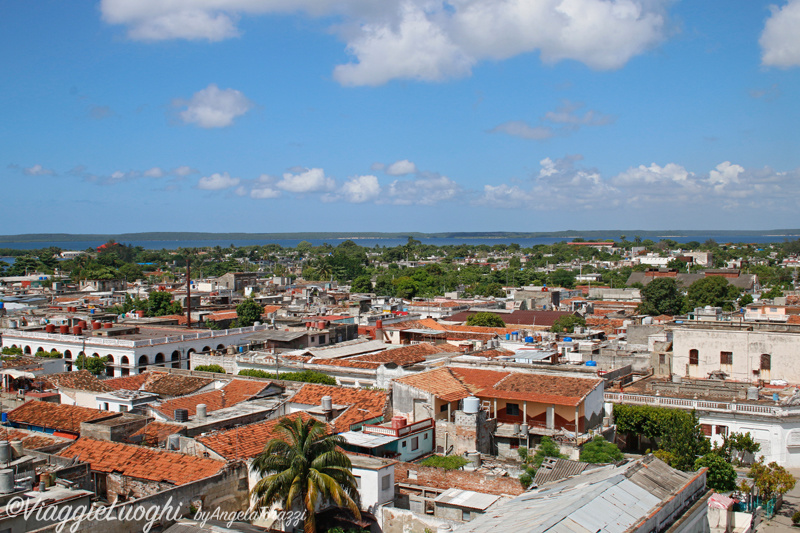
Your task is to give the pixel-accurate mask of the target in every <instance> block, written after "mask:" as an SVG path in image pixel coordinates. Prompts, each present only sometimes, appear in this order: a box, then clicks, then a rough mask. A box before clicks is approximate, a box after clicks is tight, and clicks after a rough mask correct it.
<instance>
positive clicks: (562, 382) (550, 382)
mask: <svg viewBox="0 0 800 533" xmlns="http://www.w3.org/2000/svg"><path fill="white" fill-rule="evenodd" d="M395 381H396V382H398V383H403V384H405V385H409V386H411V387H414V388H416V389H419V390H423V391H426V392H429V393H432V394H434V395H435V396H436V397H438V398H440V399H442V400H444V401H448V402H452V401H456V400H461V399H464V398H466V397H468V396H469V395H470V394H474V395H475V396H478V397H483V398H499V399H509V400H512V399H513V400H527V401H530V402H539V403H552V404H557V405H570V406H575V405H578V404H579V403H580V402H581V400H582V399H583V398H584V397H585V396H586V395H587V394H589V392H591V391H592V390H594V388H595V387H596V386H597V385H598V384H601V383H602V380H601V379H596V378H575V377H567V376H552V375H544V374H529V373H522V372H514V373H511V372H498V371H495V370H481V369H476V368H459V367H447V368H437V369H435V370H430V371H428V372H421V373H419V374H413V375H411V376H404V377H402V378H400V379H397V380H395Z"/></svg>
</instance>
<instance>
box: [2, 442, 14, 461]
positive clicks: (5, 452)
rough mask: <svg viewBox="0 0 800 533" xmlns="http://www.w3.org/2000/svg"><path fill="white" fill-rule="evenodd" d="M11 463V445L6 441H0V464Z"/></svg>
mask: <svg viewBox="0 0 800 533" xmlns="http://www.w3.org/2000/svg"><path fill="white" fill-rule="evenodd" d="M10 461H11V445H10V444H9V443H8V441H7V440H0V463H2V464H4V465H5V464H8V463H9V462H10Z"/></svg>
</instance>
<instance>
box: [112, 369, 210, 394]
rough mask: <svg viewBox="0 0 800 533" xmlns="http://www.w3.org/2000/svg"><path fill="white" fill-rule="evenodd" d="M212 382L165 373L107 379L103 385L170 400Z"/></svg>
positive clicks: (145, 373) (206, 379)
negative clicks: (164, 397)
mask: <svg viewBox="0 0 800 533" xmlns="http://www.w3.org/2000/svg"><path fill="white" fill-rule="evenodd" d="M213 382H214V380H213V379H211V378H201V377H196V376H184V375H181V374H170V373H167V372H142V373H141V374H138V375H136V376H124V377H119V378H113V379H107V380H105V381H104V382H103V383H105V384H106V385H109V386H110V387H112V388H113V389H115V390H120V389H125V390H142V391H145V392H152V393H153V394H158V395H159V396H166V397H170V398H171V397H175V396H185V395H187V394H192V393H194V392H197V391H198V390H200V389H202V388H203V387H205V386H207V385H210V384H211V383H213Z"/></svg>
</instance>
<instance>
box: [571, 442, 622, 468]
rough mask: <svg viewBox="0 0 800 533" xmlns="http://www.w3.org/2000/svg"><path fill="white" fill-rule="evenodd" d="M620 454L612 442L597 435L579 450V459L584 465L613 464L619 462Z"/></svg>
mask: <svg viewBox="0 0 800 533" xmlns="http://www.w3.org/2000/svg"><path fill="white" fill-rule="evenodd" d="M622 458H623V456H622V452H621V451H619V448H618V447H617V445H616V444H614V443H613V442H608V441H607V440H606V439H604V438H603V437H602V435H598V436H596V437H595V438H593V439H592V440H591V441H589V442H587V443H586V444H585V445H584V446H583V449H582V450H581V455H580V459H581V461H583V462H584V463H614V462H617V461H621V460H622Z"/></svg>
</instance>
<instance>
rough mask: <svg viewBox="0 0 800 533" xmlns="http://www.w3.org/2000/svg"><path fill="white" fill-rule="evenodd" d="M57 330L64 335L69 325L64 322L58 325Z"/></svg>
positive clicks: (67, 331)
mask: <svg viewBox="0 0 800 533" xmlns="http://www.w3.org/2000/svg"><path fill="white" fill-rule="evenodd" d="M58 332H59V333H61V334H62V335H66V334H67V333H69V326H68V325H66V324H63V325H61V326H58Z"/></svg>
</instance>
